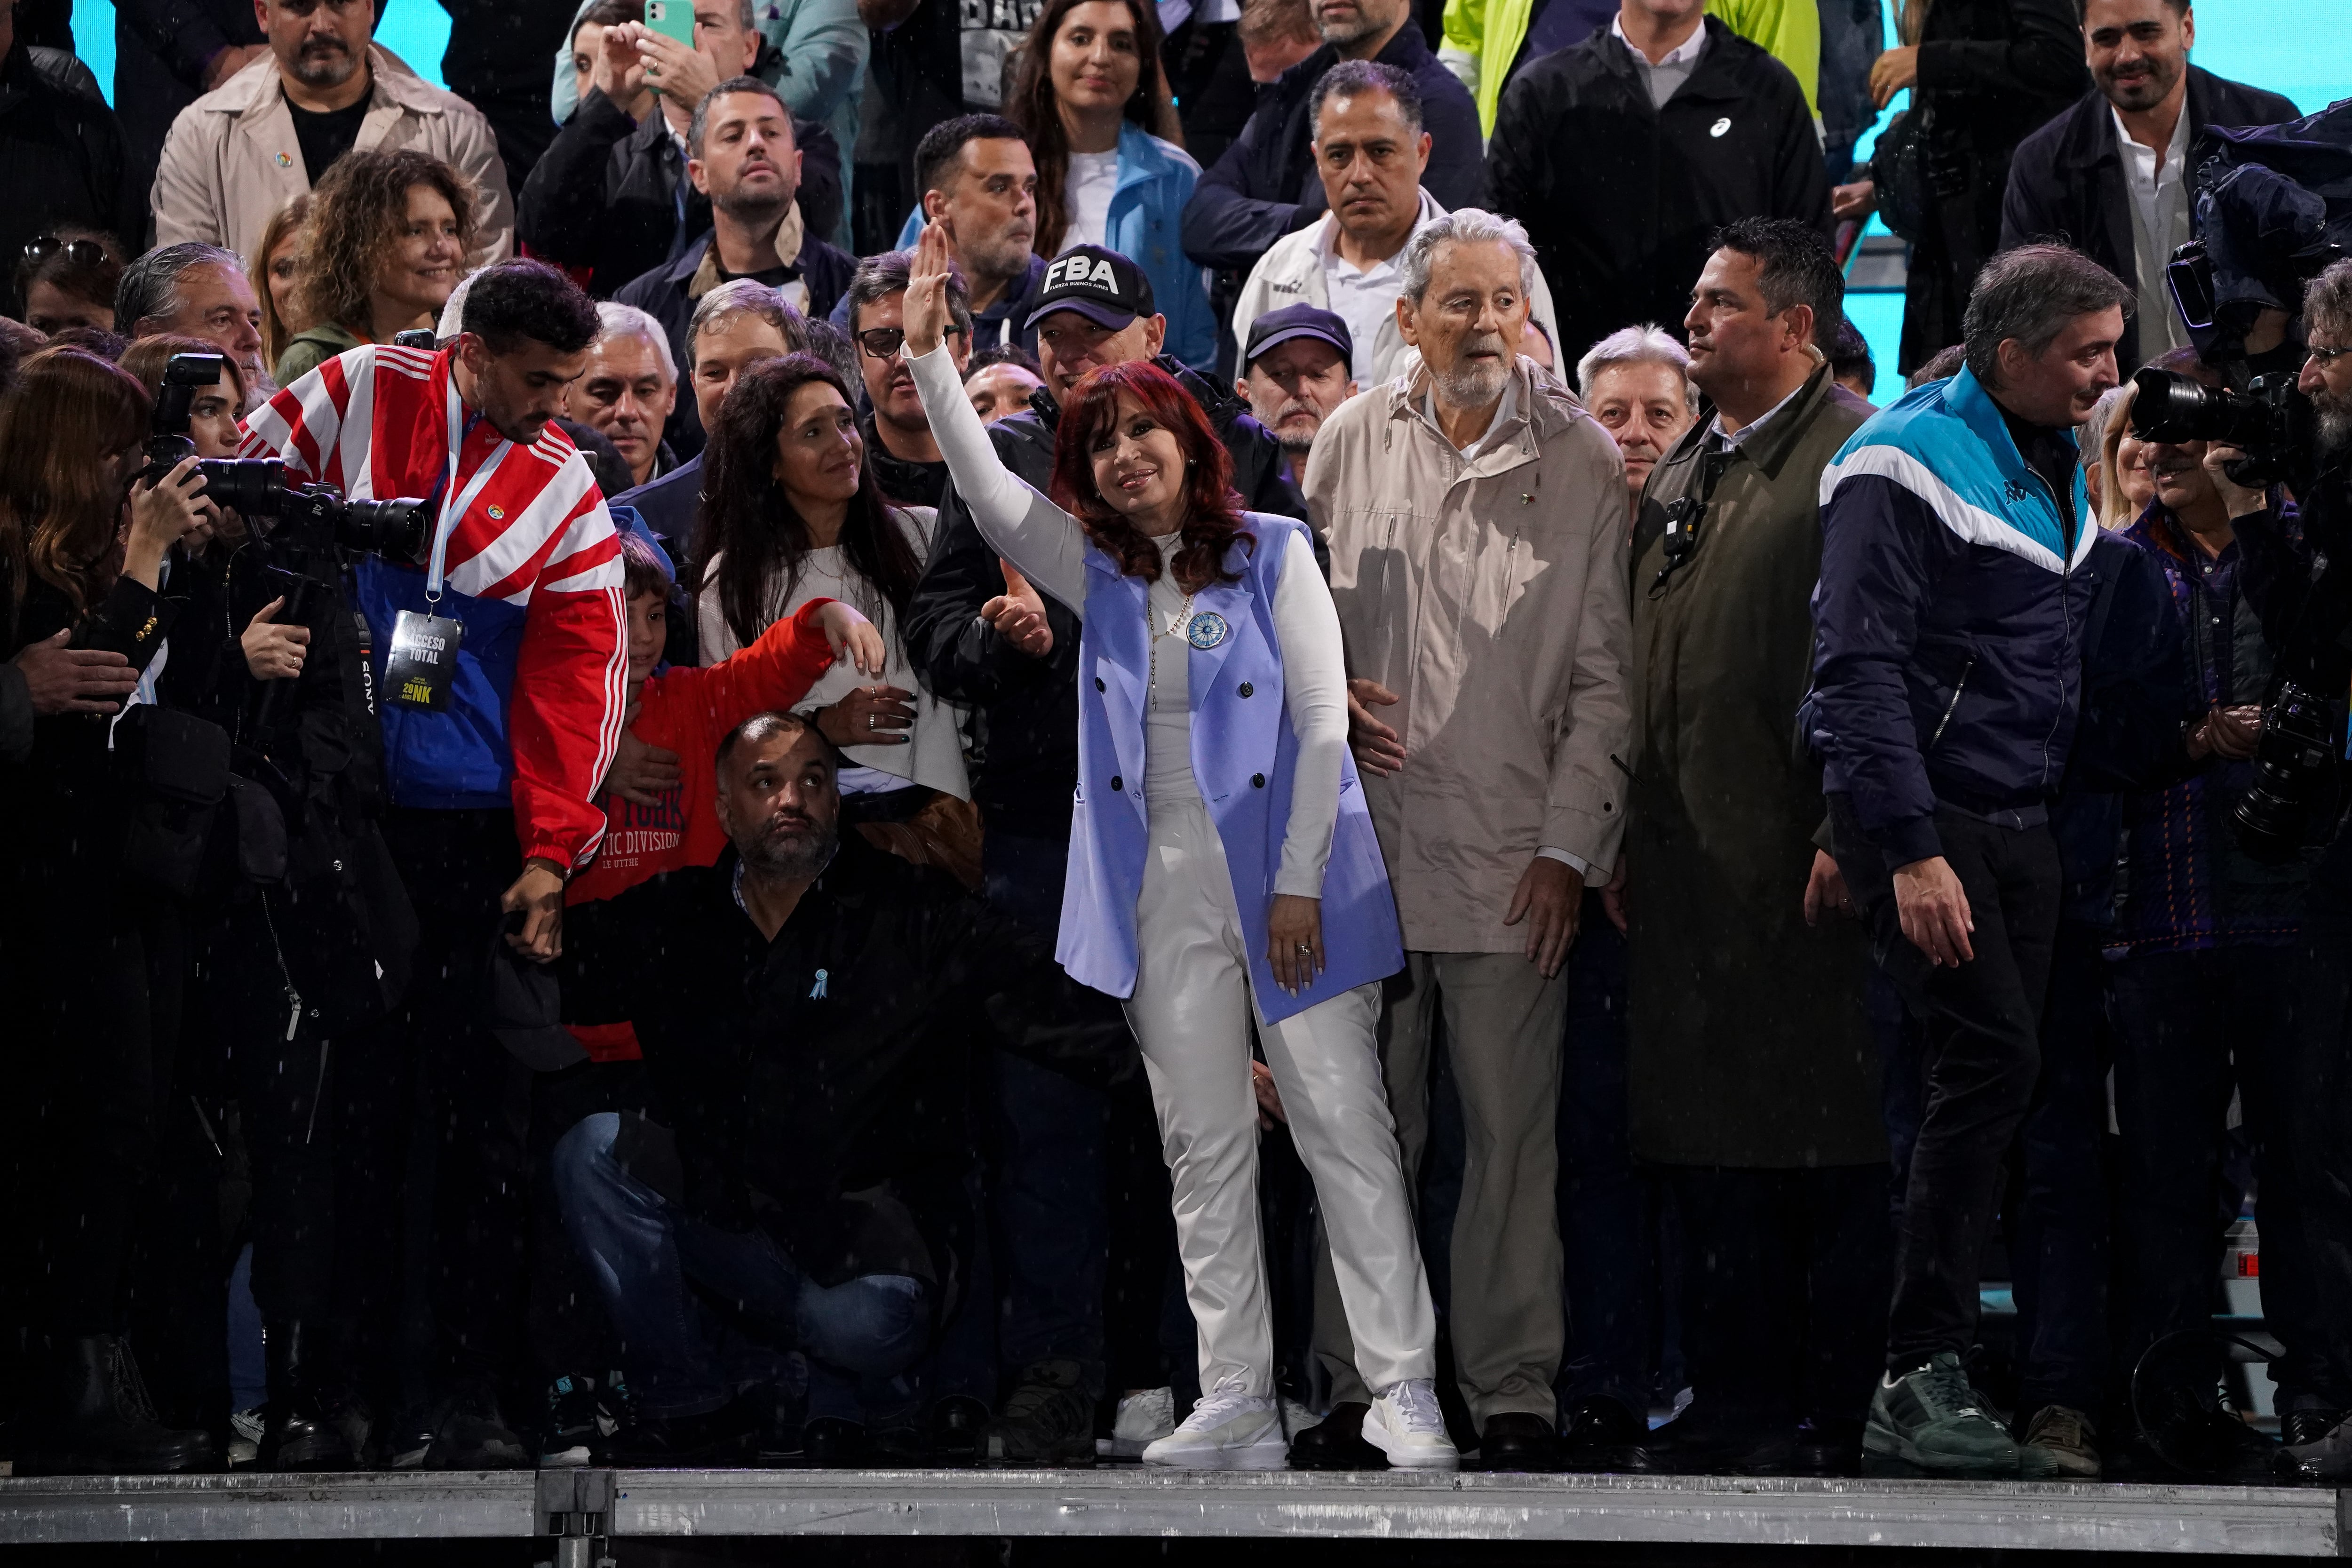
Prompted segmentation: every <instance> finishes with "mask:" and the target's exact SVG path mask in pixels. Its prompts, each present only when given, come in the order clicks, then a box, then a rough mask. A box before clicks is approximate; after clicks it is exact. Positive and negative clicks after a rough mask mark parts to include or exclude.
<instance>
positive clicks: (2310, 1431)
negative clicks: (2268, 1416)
mask: <svg viewBox="0 0 2352 1568" xmlns="http://www.w3.org/2000/svg"><path fill="white" fill-rule="evenodd" d="M2343 1419H2344V1412H2342V1411H2341V1410H2290V1411H2288V1412H2287V1413H2286V1414H2285V1415H2283V1416H2281V1417H2280V1418H2279V1446H2280V1447H2286V1448H2299V1447H2303V1446H2304V1445H2305V1444H2306V1443H2316V1442H2318V1441H2319V1440H2320V1439H2321V1438H2322V1437H2325V1436H2327V1435H2328V1434H2329V1433H2330V1432H2333V1431H2335V1430H2336V1423H2337V1422H2339V1421H2341V1420H2343Z"/></svg>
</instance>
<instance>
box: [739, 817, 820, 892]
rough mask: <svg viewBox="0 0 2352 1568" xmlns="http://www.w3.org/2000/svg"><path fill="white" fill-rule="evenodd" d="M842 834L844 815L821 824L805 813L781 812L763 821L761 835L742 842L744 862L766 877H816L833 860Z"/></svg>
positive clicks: (798, 878)
mask: <svg viewBox="0 0 2352 1568" xmlns="http://www.w3.org/2000/svg"><path fill="white" fill-rule="evenodd" d="M840 837H841V822H840V818H838V817H835V818H833V819H831V820H829V821H826V822H823V823H820V822H818V821H817V820H816V818H814V817H813V816H807V815H805V814H804V813H801V812H779V813H778V814H777V815H775V816H772V817H770V818H769V819H768V820H767V821H766V822H764V823H762V824H761V827H760V836H759V837H757V838H755V839H753V840H752V841H751V843H750V844H748V845H745V844H738V845H737V846H736V847H735V852H736V853H737V854H739V855H740V856H741V857H742V858H743V863H744V864H745V865H747V866H749V867H751V868H752V869H753V870H755V871H757V872H759V873H760V874H761V876H763V877H781V878H783V879H786V880H788V881H799V880H801V879H804V878H809V877H814V876H815V875H816V874H817V873H818V872H819V871H822V870H824V868H825V867H826V866H827V865H829V864H830V863H831V862H832V860H833V852H834V849H835V846H836V845H838V844H839V842H840Z"/></svg>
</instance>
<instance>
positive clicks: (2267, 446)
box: [2132, 370, 2319, 489]
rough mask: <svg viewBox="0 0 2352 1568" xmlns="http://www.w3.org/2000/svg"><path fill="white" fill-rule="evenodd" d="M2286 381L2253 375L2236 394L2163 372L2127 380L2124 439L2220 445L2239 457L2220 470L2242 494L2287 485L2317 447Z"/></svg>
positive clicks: (2308, 411)
mask: <svg viewBox="0 0 2352 1568" xmlns="http://www.w3.org/2000/svg"><path fill="white" fill-rule="evenodd" d="M2132 385H2133V387H2134V388H2135V389H2136V390H2135V393H2134V395H2133V397H2132V434H2133V435H2135V436H2137V437H2139V438H2140V439H2141V440H2143V441H2167V442H2175V443H2177V442H2181V441H2220V442H2221V443H2223V444H2224V445H2226V446H2231V447H2238V448H2239V449H2241V450H2242V451H2243V452H2244V453H2245V454H2246V455H2245V456H2244V457H2242V458H2231V459H2230V461H2229V462H2228V463H2227V464H2226V465H2224V467H2225V468H2227V469H2228V471H2229V475H2230V479H2231V483H2233V484H2240V485H2243V486H2245V487H2246V488H2247V489H2263V488H2265V487H2267V486H2270V485H2273V484H2280V483H2284V484H2288V485H2290V486H2292V485H2294V482H2295V480H2296V479H2297V478H2299V477H2301V476H2303V475H2304V474H2305V472H2306V471H2307V469H2308V468H2309V467H2310V464H2311V462H2312V458H2313V455H2314V454H2315V452H2316V451H2317V450H2318V447H2319V426H2318V420H2317V417H2316V416H2315V414H2314V412H2313V410H2312V406H2311V399H2310V398H2308V397H2305V395H2303V394H2302V393H2300V392H2298V391H2296V390H2295V378H2294V375H2292V374H2286V373H2284V372H2274V373H2273V374H2269V375H2258V376H2256V377H2254V379H2253V380H2252V382H2250V383H2248V384H2247V386H2246V390H2245V391H2243V392H2232V391H2231V390H2229V389H2228V388H2226V387H2213V386H2206V385H2203V384H2200V383H2198V382H2195V381H2191V380H2190V379H2189V377H2187V376H2185V375H2182V374H2179V373H2177V372H2174V371H2168V370H2143V371H2141V372H2140V373H2139V374H2137V375H2135V376H2133V377H2132Z"/></svg>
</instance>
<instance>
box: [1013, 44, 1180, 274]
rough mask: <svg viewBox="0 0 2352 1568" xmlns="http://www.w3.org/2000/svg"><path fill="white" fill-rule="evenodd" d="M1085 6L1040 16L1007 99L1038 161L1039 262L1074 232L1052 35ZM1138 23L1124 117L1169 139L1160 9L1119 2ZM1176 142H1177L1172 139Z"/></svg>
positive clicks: (1036, 245)
mask: <svg viewBox="0 0 2352 1568" xmlns="http://www.w3.org/2000/svg"><path fill="white" fill-rule="evenodd" d="M1121 3H1122V4H1124V5H1126V6H1127V9H1128V14H1129V16H1133V17H1134V18H1135V53H1136V58H1137V63H1138V66H1139V69H1138V70H1137V71H1136V75H1135V90H1134V91H1133V92H1132V93H1130V94H1129V95H1128V100H1127V102H1126V104H1125V105H1124V106H1123V107H1122V108H1121V110H1120V112H1121V113H1122V114H1124V115H1125V116H1126V117H1127V119H1128V120H1129V122H1131V123H1132V124H1135V125H1137V126H1139V127H1141V128H1142V129H1143V130H1145V131H1148V132H1151V133H1152V134H1153V135H1155V136H1166V135H1167V132H1164V131H1163V130H1162V129H1161V126H1162V124H1163V123H1164V122H1165V121H1164V120H1163V118H1162V116H1161V112H1160V105H1161V101H1162V100H1164V99H1166V98H1167V96H1168V89H1167V87H1166V85H1165V84H1164V83H1163V82H1162V81H1161V80H1160V44H1161V42H1162V41H1163V39H1162V37H1161V34H1160V12H1159V9H1158V8H1157V7H1156V6H1154V5H1150V4H1149V3H1148V0H1121ZM1086 4H1087V0H1052V4H1050V5H1047V6H1046V7H1045V9H1044V10H1042V11H1040V12H1038V13H1037V20H1036V21H1035V22H1034V23H1033V24H1032V25H1031V26H1030V28H1029V36H1028V37H1025V38H1024V39H1023V40H1022V41H1021V56H1020V62H1019V64H1018V65H1017V66H1016V67H1015V68H1014V70H1013V89H1012V90H1011V91H1010V92H1008V93H1006V94H1005V95H1004V111H1005V112H1006V113H1007V114H1009V115H1011V116H1012V118H1013V123H1014V124H1016V125H1018V126H1020V127H1021V129H1022V130H1024V131H1025V132H1028V133H1029V151H1030V153H1032V154H1033V155H1034V157H1035V159H1036V161H1037V237H1036V241H1035V243H1034V245H1033V246H1032V247H1031V248H1033V249H1034V250H1035V251H1036V253H1037V254H1038V255H1040V256H1045V257H1052V256H1058V255H1060V254H1061V251H1062V237H1063V236H1064V234H1065V233H1066V232H1067V231H1068V229H1069V226H1070V204H1069V198H1068V196H1067V195H1066V194H1065V192H1066V186H1067V184H1068V182H1069V177H1070V134H1069V132H1067V131H1066V130H1064V129H1063V127H1062V111H1061V110H1059V109H1058V108H1056V107H1055V101H1054V68H1053V60H1054V35H1055V34H1056V33H1058V32H1060V31H1061V30H1062V22H1063V20H1064V18H1066V17H1067V16H1069V14H1070V13H1071V12H1072V11H1075V10H1076V9H1077V8H1078V7H1079V6H1081V5H1086ZM1167 139H1168V140H1170V141H1171V142H1172V141H1176V140H1178V139H1179V138H1178V137H1176V136H1168V137H1167Z"/></svg>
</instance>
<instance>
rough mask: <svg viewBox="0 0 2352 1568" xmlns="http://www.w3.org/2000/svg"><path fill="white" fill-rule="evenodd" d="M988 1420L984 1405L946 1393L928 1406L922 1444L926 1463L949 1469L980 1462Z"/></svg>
mask: <svg viewBox="0 0 2352 1568" xmlns="http://www.w3.org/2000/svg"><path fill="white" fill-rule="evenodd" d="M988 1420H989V1415H988V1406H987V1405H982V1403H981V1402H980V1401H979V1400H977V1399H974V1398H973V1397H971V1395H970V1394H949V1395H948V1396H947V1397H946V1398H945V1399H942V1400H940V1402H939V1403H938V1404H936V1405H932V1406H931V1415H930V1419H929V1422H928V1423H927V1426H928V1431H927V1433H926V1435H925V1438H924V1445H923V1446H924V1448H925V1450H926V1453H927V1455H928V1457H929V1460H930V1462H931V1463H932V1464H935V1465H944V1466H946V1467H948V1468H950V1469H963V1468H967V1467H969V1466H972V1465H976V1464H978V1463H980V1442H981V1435H982V1433H984V1432H985V1431H987V1430H988Z"/></svg>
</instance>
